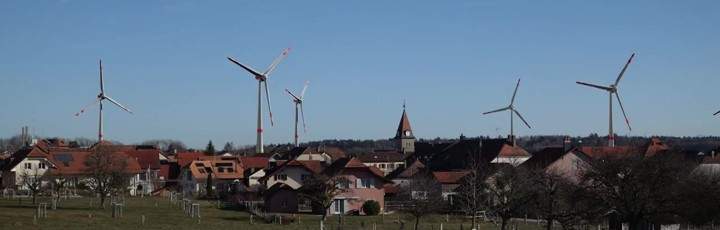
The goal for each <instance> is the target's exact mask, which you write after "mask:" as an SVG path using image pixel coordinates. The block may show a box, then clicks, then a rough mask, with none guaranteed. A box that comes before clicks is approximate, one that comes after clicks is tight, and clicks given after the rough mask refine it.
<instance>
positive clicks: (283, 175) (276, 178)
mask: <svg viewBox="0 0 720 230" xmlns="http://www.w3.org/2000/svg"><path fill="white" fill-rule="evenodd" d="M275 180H283V181H284V180H287V174H278V175H275Z"/></svg>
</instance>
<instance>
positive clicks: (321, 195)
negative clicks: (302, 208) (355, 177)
mask: <svg viewBox="0 0 720 230" xmlns="http://www.w3.org/2000/svg"><path fill="white" fill-rule="evenodd" d="M349 186H350V181H349V180H348V179H347V178H345V177H340V176H335V177H329V176H326V175H315V176H313V177H310V178H309V179H307V180H306V181H304V185H303V186H302V187H301V188H300V192H299V195H300V197H301V198H305V199H308V200H309V201H310V202H311V203H312V204H313V205H314V206H315V207H317V208H318V209H320V211H322V218H321V220H320V225H321V226H324V223H325V221H326V220H327V215H328V211H329V209H330V206H332V203H333V201H334V200H335V197H336V196H337V195H340V194H342V193H344V192H346V191H347V190H348V188H349Z"/></svg>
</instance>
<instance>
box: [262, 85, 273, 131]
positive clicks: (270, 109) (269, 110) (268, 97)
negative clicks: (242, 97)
mask: <svg viewBox="0 0 720 230" xmlns="http://www.w3.org/2000/svg"><path fill="white" fill-rule="evenodd" d="M263 83H264V84H265V99H266V100H267V106H268V113H270V126H275V122H274V121H273V116H272V108H270V90H268V83H267V81H263Z"/></svg>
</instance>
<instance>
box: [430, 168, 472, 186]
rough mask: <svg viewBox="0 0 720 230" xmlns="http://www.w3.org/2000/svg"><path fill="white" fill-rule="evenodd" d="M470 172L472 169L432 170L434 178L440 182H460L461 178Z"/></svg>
mask: <svg viewBox="0 0 720 230" xmlns="http://www.w3.org/2000/svg"><path fill="white" fill-rule="evenodd" d="M468 174H470V171H467V170H463V171H439V172H432V175H433V178H435V181H437V182H438V183H440V184H459V183H460V180H461V179H462V178H464V177H465V176H467V175H468Z"/></svg>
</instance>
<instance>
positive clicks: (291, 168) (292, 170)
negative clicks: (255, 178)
mask: <svg viewBox="0 0 720 230" xmlns="http://www.w3.org/2000/svg"><path fill="white" fill-rule="evenodd" d="M324 168H325V166H324V165H323V162H322V161H300V160H291V161H287V162H284V163H282V164H281V165H279V166H277V167H275V168H274V169H272V170H269V171H268V172H266V173H265V176H263V177H262V178H260V183H262V184H264V185H265V187H267V188H272V187H273V186H274V185H275V184H278V183H282V184H286V185H288V186H289V187H290V188H292V189H298V188H300V187H301V186H302V185H303V181H305V180H307V179H309V178H310V177H311V176H314V175H316V174H319V173H321V172H322V170H323V169H324Z"/></svg>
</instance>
